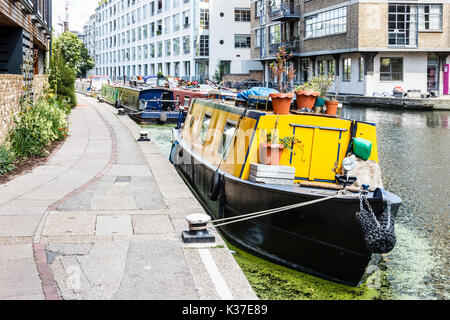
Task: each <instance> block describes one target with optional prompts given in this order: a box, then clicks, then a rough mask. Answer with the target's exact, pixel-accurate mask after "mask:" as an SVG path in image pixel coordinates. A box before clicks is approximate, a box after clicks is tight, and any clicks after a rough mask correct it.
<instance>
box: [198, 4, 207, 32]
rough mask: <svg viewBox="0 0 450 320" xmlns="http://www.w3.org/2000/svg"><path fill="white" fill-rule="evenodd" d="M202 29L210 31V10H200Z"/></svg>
mask: <svg viewBox="0 0 450 320" xmlns="http://www.w3.org/2000/svg"><path fill="white" fill-rule="evenodd" d="M200 29H203V30H208V29H209V9H200Z"/></svg>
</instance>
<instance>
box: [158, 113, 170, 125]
mask: <svg viewBox="0 0 450 320" xmlns="http://www.w3.org/2000/svg"><path fill="white" fill-rule="evenodd" d="M167 118H168V117H167V112H162V113H161V114H160V115H159V121H161V122H162V123H166V122H167Z"/></svg>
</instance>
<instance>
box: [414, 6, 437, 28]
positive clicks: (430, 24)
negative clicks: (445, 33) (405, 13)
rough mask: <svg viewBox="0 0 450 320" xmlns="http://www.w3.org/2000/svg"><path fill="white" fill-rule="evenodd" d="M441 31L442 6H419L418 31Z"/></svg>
mask: <svg viewBox="0 0 450 320" xmlns="http://www.w3.org/2000/svg"><path fill="white" fill-rule="evenodd" d="M441 30H442V5H441V4H421V5H419V31H441Z"/></svg>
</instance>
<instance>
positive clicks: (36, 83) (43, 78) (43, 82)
mask: <svg viewBox="0 0 450 320" xmlns="http://www.w3.org/2000/svg"><path fill="white" fill-rule="evenodd" d="M47 86H48V77H47V75H44V74H42V75H41V74H35V75H34V79H33V92H34V101H35V102H37V101H38V100H39V98H40V97H41V95H42V94H43V93H44V91H45V89H46V88H47Z"/></svg>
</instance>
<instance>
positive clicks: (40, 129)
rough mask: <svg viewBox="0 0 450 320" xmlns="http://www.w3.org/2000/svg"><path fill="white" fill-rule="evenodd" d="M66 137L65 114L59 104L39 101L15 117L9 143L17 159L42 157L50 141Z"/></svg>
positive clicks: (43, 100)
mask: <svg viewBox="0 0 450 320" xmlns="http://www.w3.org/2000/svg"><path fill="white" fill-rule="evenodd" d="M66 136H67V121H66V112H65V111H64V110H63V108H62V107H61V106H60V104H59V102H57V101H48V100H45V99H41V100H40V101H39V102H38V103H37V104H36V105H35V106H34V107H32V108H27V109H26V110H25V111H23V112H21V113H20V114H19V115H18V116H17V118H16V119H15V126H14V129H13V131H12V132H11V134H10V141H11V146H12V149H13V151H14V152H15V154H17V156H19V157H29V156H44V149H45V148H46V147H47V146H49V145H50V143H51V142H52V141H56V140H62V139H64V137H66Z"/></svg>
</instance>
